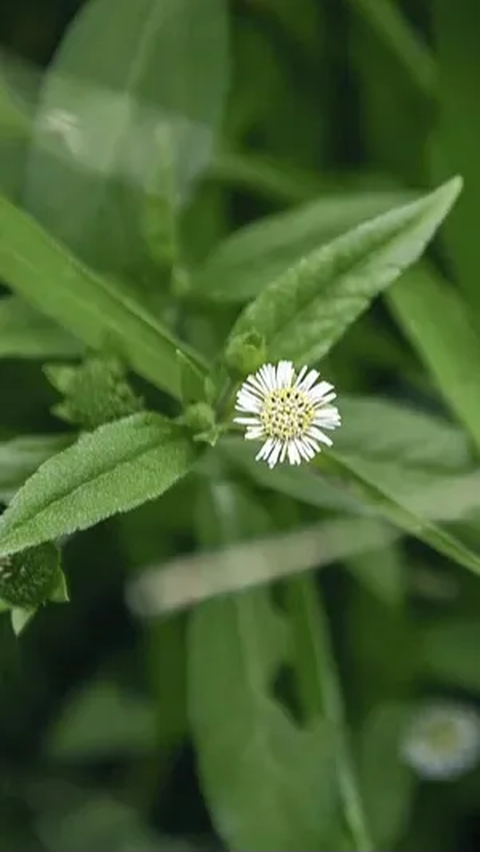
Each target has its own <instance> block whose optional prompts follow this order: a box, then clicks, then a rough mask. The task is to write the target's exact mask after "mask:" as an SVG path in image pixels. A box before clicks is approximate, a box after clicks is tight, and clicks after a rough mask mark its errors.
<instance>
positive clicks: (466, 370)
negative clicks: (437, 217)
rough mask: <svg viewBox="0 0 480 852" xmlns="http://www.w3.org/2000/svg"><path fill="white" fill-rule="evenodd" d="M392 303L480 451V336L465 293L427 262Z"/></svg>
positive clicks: (394, 292) (395, 291) (405, 280)
mask: <svg viewBox="0 0 480 852" xmlns="http://www.w3.org/2000/svg"><path fill="white" fill-rule="evenodd" d="M388 304H389V306H390V308H391V309H392V312H393V315H394V316H395V318H396V319H397V321H398V323H399V325H400V326H401V328H402V330H403V331H404V332H405V334H406V335H407V337H408V338H409V339H410V341H411V342H412V345H413V346H414V347H415V349H416V351H417V353H418V355H419V357H420V358H421V360H422V361H424V363H425V364H426V366H427V367H428V369H429V370H430V373H431V375H432V376H433V378H434V379H435V382H436V385H437V387H438V389H439V391H440V393H441V394H442V395H443V397H444V398H445V401H446V402H447V403H448V405H449V406H450V408H451V410H452V412H453V413H454V414H455V415H456V416H457V417H458V419H459V421H460V422H461V423H463V425H464V426H465V428H466V429H467V431H468V432H470V434H471V436H472V438H473V439H474V440H475V441H476V443H477V446H478V447H480V395H479V393H478V381H479V376H480V338H479V336H478V333H477V329H476V328H475V326H474V324H473V323H472V316H471V312H470V311H469V309H468V304H467V303H466V302H465V301H464V299H463V297H462V295H461V293H459V292H458V291H457V290H456V289H455V288H454V287H453V285H452V284H450V283H449V282H447V281H444V280H443V279H442V277H441V276H440V275H439V273H438V272H434V271H433V270H432V269H430V268H429V267H428V266H426V265H425V264H422V265H419V266H418V267H417V268H416V269H414V270H412V271H411V272H409V273H408V274H407V275H405V276H403V277H402V278H401V279H400V281H399V282H398V283H397V284H396V285H395V286H394V287H392V288H391V290H390V291H389V294H388ZM432 305H435V310H434V311H432Z"/></svg>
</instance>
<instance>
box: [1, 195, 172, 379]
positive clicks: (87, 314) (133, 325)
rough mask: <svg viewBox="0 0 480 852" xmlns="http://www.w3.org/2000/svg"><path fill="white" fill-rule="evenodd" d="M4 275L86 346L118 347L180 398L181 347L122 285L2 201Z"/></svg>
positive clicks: (149, 375) (151, 377) (127, 358)
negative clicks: (178, 356) (178, 353)
mask: <svg viewBox="0 0 480 852" xmlns="http://www.w3.org/2000/svg"><path fill="white" fill-rule="evenodd" d="M0 275H2V277H3V278H4V279H5V280H6V281H7V282H8V284H9V286H10V287H12V289H14V290H15V291H17V292H18V293H20V294H21V295H22V296H23V297H24V298H25V299H27V300H28V301H29V302H31V303H32V304H34V305H35V306H36V307H37V308H39V309H40V310H41V311H43V312H44V313H46V314H47V315H48V316H50V317H51V318H52V319H54V320H56V321H58V322H59V323H61V324H62V325H64V326H65V327H66V328H67V329H68V330H70V331H71V332H72V333H73V334H75V335H76V336H77V337H78V338H79V339H80V340H82V342H83V343H85V344H87V345H88V346H90V347H92V348H93V349H103V348H105V347H116V348H118V349H119V350H120V352H121V354H122V355H124V356H125V359H126V360H127V361H128V363H129V364H130V365H131V366H132V367H133V369H135V370H137V371H138V372H139V373H140V374H141V375H143V376H145V378H147V379H149V380H150V381H152V382H153V383H154V384H156V385H157V386H158V387H160V388H162V389H164V390H167V391H168V392H170V393H173V394H174V395H177V394H178V392H179V389H178V375H177V363H176V356H175V352H176V351H177V349H178V348H182V347H181V345H180V343H179V342H178V341H176V340H175V339H174V338H173V337H172V335H171V334H170V333H169V332H168V330H167V329H166V328H165V327H164V326H163V325H162V324H161V323H160V322H159V321H158V320H157V319H156V317H154V316H152V315H151V314H150V313H149V312H148V311H146V310H145V309H144V308H143V307H141V306H140V305H139V304H138V302H136V301H135V300H134V299H133V298H132V297H131V296H130V295H129V294H128V293H127V292H126V291H125V289H124V288H122V287H121V286H120V285H119V284H118V282H115V283H113V282H112V281H111V280H110V279H107V278H103V277H101V276H99V275H97V274H96V273H94V272H92V271H91V270H89V269H87V268H86V267H85V266H83V264H82V263H80V261H79V260H77V259H76V258H75V257H74V256H73V255H71V254H70V253H69V252H68V251H67V250H66V249H64V248H63V247H62V246H60V245H59V244H58V243H56V242H55V241H54V240H53V239H52V237H50V236H49V235H48V234H47V232H46V231H43V230H42V229H41V228H40V227H39V226H38V225H37V224H36V223H35V222H34V221H33V219H30V218H29V217H28V216H26V215H25V214H24V213H22V212H21V211H20V210H19V209H17V208H15V207H14V206H13V205H12V204H10V203H9V202H8V201H7V200H6V199H5V198H3V199H0Z"/></svg>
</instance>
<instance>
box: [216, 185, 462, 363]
mask: <svg viewBox="0 0 480 852" xmlns="http://www.w3.org/2000/svg"><path fill="white" fill-rule="evenodd" d="M460 189H461V181H460V180H459V179H458V178H455V179H453V180H452V181H450V182H448V183H447V184H445V185H444V186H442V187H440V189H437V190H436V191H435V192H433V193H431V194H430V195H427V196H425V197H424V198H422V199H420V200H419V201H414V202H412V203H411V204H408V205H405V206H404V207H400V208H398V209H397V210H393V211H391V212H390V213H385V214H384V215H383V216H382V217H379V218H377V219H373V220H372V221H371V222H368V223H365V224H363V225H360V226H359V227H358V228H356V229H354V230H353V231H350V232H349V233H348V234H346V235H345V236H342V237H338V239H337V240H336V241H333V242H332V243H330V244H329V245H328V246H325V247H324V248H321V249H319V250H318V251H315V252H312V253H311V254H309V255H308V256H307V257H306V258H303V259H301V260H300V261H299V262H298V263H297V264H295V265H294V266H292V267H291V269H289V270H287V271H286V272H285V273H283V275H280V276H279V277H278V278H277V279H276V280H274V281H273V282H272V283H271V284H270V285H269V286H268V287H267V288H266V289H265V290H264V291H263V292H262V293H261V295H260V296H259V297H258V298H257V299H256V300H255V301H254V302H253V303H252V304H251V305H249V306H248V308H246V310H245V311H244V312H243V314H242V315H241V317H240V319H239V320H238V321H237V323H236V324H235V326H234V328H233V331H232V334H231V339H235V337H236V336H237V335H239V334H243V333H245V332H247V331H249V330H252V329H253V330H254V331H256V332H257V333H258V334H260V335H263V337H264V338H265V341H266V344H267V350H268V354H269V356H270V358H273V359H279V358H289V359H291V360H293V361H296V362H299V361H307V362H313V361H316V360H318V359H319V358H321V357H322V356H323V355H325V354H326V353H327V352H328V350H329V349H330V348H331V347H332V346H333V344H334V343H336V341H337V340H338V339H339V338H340V337H341V335H342V334H343V333H344V331H345V330H346V329H347V328H348V326H349V325H350V324H351V323H352V322H353V321H354V320H355V319H357V317H358V316H360V314H361V313H363V311H365V310H366V308H367V307H368V305H369V304H370V302H371V301H372V299H373V298H374V297H375V296H377V295H378V294H379V293H380V292H382V290H384V289H385V288H386V287H387V286H388V285H389V284H391V283H392V282H393V281H394V280H395V278H397V277H398V276H399V275H400V273H401V272H403V270H404V269H406V268H407V267H408V266H409V265H410V264H412V263H414V262H415V261H416V260H417V259H418V257H419V256H420V254H421V253H422V251H423V250H424V248H425V246H426V244H427V243H428V241H429V240H430V238H431V237H432V236H433V234H434V233H435V230H436V228H437V227H438V226H439V225H440V224H441V222H442V221H443V219H444V218H445V216H446V215H447V213H448V211H449V210H450V208H451V206H452V204H453V203H454V201H455V199H456V197H457V195H458V193H459V192H460Z"/></svg>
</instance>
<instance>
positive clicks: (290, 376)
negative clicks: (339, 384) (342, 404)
mask: <svg viewBox="0 0 480 852" xmlns="http://www.w3.org/2000/svg"><path fill="white" fill-rule="evenodd" d="M319 375H320V374H319V373H317V371H316V370H308V367H302V369H301V370H300V372H299V373H298V375H296V373H295V368H294V365H293V364H292V363H291V361H280V362H279V363H278V364H276V365H275V364H264V365H263V367H260V369H259V370H258V371H257V372H256V373H255V374H254V375H251V376H248V378H247V379H246V380H245V382H244V383H243V385H242V387H241V388H240V390H239V391H238V393H237V401H236V405H235V408H236V410H237V411H239V412H241V416H240V417H236V418H235V423H241V424H242V425H243V426H246V430H245V438H246V439H247V440H260V441H264V444H263V446H262V448H261V449H260V452H259V453H258V454H257V456H256V458H257V459H261V460H264V461H266V462H267V464H268V465H269V467H270V468H272V467H274V466H275V465H276V464H277V462H283V461H285V459H286V458H288V461H289V462H290V464H300V462H301V461H302V459H304V460H305V461H309V460H310V459H312V458H313V457H314V456H315V455H316V453H319V452H320V444H326V445H327V446H328V447H331V446H332V441H331V439H330V438H329V437H328V435H326V434H325V432H324V431H323V430H324V429H327V430H331V429H336V428H337V426H340V414H339V411H338V408H336V407H335V406H333V405H329V403H331V402H332V400H334V399H335V397H336V393H335V392H334V391H333V385H331V384H329V383H328V382H323V381H322V382H319V383H318V384H316V382H317V379H318V378H319ZM245 415H247V416H245Z"/></svg>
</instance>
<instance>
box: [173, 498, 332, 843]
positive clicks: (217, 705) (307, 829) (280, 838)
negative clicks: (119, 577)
mask: <svg viewBox="0 0 480 852" xmlns="http://www.w3.org/2000/svg"><path fill="white" fill-rule="evenodd" d="M207 496H208V497H210V493H208V494H207ZM241 498H242V499H241ZM210 502H211V508H209V504H210ZM259 508H260V507H259V506H256V505H255V503H254V502H253V503H252V498H251V495H249V494H248V493H245V494H243V492H241V491H238V489H232V488H231V487H230V486H227V485H226V484H220V485H216V486H214V488H213V490H212V493H211V498H210V500H207V499H203V500H202V503H201V506H200V509H201V515H200V517H199V522H200V520H201V521H202V526H201V530H200V531H201V537H202V540H203V541H204V542H205V543H206V542H207V541H208V542H209V544H210V545H211V544H212V537H214V536H216V539H217V544H219V543H222V544H224V545H228V543H229V542H231V541H232V540H234V539H237V540H238V538H245V537H248V533H249V532H250V533H251V532H253V531H254V530H255V531H257V534H258V531H259V529H260V528H261V527H262V526H263V525H264V524H265V523H266V524H267V526H268V519H267V518H265V516H264V514H263V511H262V509H261V508H260V511H257V510H258V509H259ZM207 510H208V511H207ZM286 627H287V625H286V622H285V621H284V619H283V618H282V617H281V616H280V613H279V612H278V611H277V610H276V609H275V607H274V606H273V604H272V601H271V599H270V595H269V592H268V590H266V589H258V590H255V591H248V592H243V593H241V594H238V595H236V596H235V597H224V598H223V599H220V600H216V601H209V602H208V603H202V604H201V605H199V606H197V607H196V609H195V610H194V612H193V613H192V615H191V620H190V632H189V645H188V647H189V677H188V683H189V707H190V719H191V727H192V733H193V738H194V743H195V747H196V751H197V759H198V763H199V771H200V777H201V780H202V789H203V791H204V794H205V796H206V799H207V802H208V805H209V809H210V812H211V814H212V817H213V821H214V824H215V826H216V828H217V830H218V832H219V833H220V835H221V836H222V837H223V839H224V840H225V842H226V843H227V845H228V847H229V848H231V849H265V850H275V849H285V850H294V849H298V848H299V847H300V848H302V849H309V850H318V849H321V848H327V847H329V846H330V845H331V843H332V838H336V836H337V833H338V791H337V784H336V778H335V758H336V737H335V736H332V734H333V733H334V731H333V728H332V726H330V725H329V724H328V723H327V722H326V721H325V720H324V719H317V720H316V722H315V724H314V725H312V726H310V727H308V728H304V729H302V728H300V727H299V726H298V725H297V724H295V723H294V722H293V721H292V719H291V718H290V717H289V716H288V715H287V712H286V711H285V709H284V708H283V706H282V705H281V703H280V702H279V700H278V699H275V698H274V697H273V684H274V680H275V677H276V675H277V674H278V672H279V670H280V667H281V665H282V663H284V662H285V660H286V658H287V654H288V650H287V646H286V641H285V640H286V638H287V636H286ZM232 672H234V673H235V676H234V677H232ZM232 767H235V771H234V772H232Z"/></svg>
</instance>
